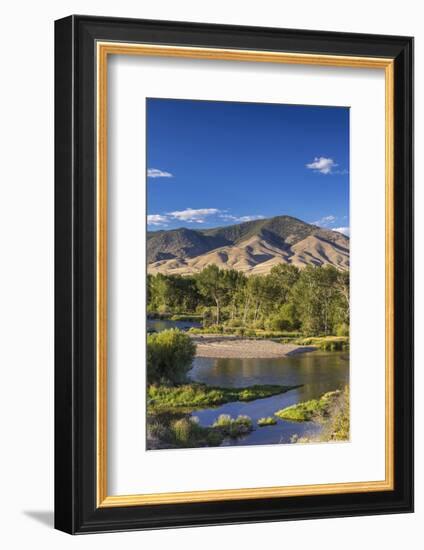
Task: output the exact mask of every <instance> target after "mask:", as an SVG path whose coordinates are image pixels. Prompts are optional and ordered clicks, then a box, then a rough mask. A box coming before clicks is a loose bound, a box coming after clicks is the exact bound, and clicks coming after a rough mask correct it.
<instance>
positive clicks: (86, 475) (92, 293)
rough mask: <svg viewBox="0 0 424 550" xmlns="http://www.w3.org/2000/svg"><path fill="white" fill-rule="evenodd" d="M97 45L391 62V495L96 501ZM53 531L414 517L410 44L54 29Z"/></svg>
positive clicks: (188, 28)
mask: <svg viewBox="0 0 424 550" xmlns="http://www.w3.org/2000/svg"><path fill="white" fill-rule="evenodd" d="M98 40H106V41H122V42H145V43H151V44H167V45H179V46H184V45H187V46H202V47H218V48H228V49H232V48H236V49H254V50H264V51H284V52H297V53H299V52H302V53H311V54H329V55H335V56H361V57H384V58H390V59H393V60H394V64H395V65H394V67H395V81H394V90H395V99H394V144H395V151H394V155H395V162H394V205H395V212H394V214H395V215H394V279H395V290H394V317H395V328H394V480H395V485H394V490H392V491H377V492H361V493H347V494H331V495H330V494H328V495H315V496H295V497H282V498H262V499H249V500H231V501H221V502H198V503H184V504H163V505H162V504H161V505H147V506H122V507H109V508H98V507H97V504H96V486H97V485H96V368H95V367H96V261H95V258H96V185H95V182H96V144H95V132H96V122H95V121H96V103H95V93H94V91H95V86H96V70H95V62H96V59H95V55H96V49H95V44H96V41H98ZM55 72H56V76H55V281H56V282H55V527H56V528H57V529H60V530H62V531H65V532H67V533H72V534H77V533H94V532H104V531H122V530H130V529H131V530H132V529H155V528H166V527H181V526H198V525H217V524H231V523H250V522H265V521H279V520H295V519H307V518H326V517H337V516H360V515H370V514H388V513H401V512H412V511H413V39H412V38H410V37H401V36H378V35H367V34H348V33H336V32H321V31H320V32H318V31H309V30H292V29H278V28H259V27H241V26H227V25H209V24H199V23H181V22H169V21H149V20H133V19H121V18H109V17H90V16H79V15H73V16H70V17H66V18H64V19H60V20H58V21H56V22H55Z"/></svg>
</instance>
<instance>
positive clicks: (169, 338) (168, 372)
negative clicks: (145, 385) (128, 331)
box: [147, 329, 196, 384]
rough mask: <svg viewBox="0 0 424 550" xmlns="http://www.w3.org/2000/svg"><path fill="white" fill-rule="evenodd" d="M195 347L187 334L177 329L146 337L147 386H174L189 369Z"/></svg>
mask: <svg viewBox="0 0 424 550" xmlns="http://www.w3.org/2000/svg"><path fill="white" fill-rule="evenodd" d="M195 354H196V346H195V345H194V343H193V342H192V340H191V339H190V337H189V336H188V335H187V334H184V332H181V331H180V330H177V329H170V330H164V331H162V332H158V333H153V334H148V335H147V379H148V382H149V384H152V383H155V382H163V381H165V382H170V383H172V384H176V383H179V382H182V381H184V380H185V378H186V374H187V372H188V371H189V370H190V369H191V364H192V362H193V359H194V356H195Z"/></svg>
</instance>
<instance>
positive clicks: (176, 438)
mask: <svg viewBox="0 0 424 550" xmlns="http://www.w3.org/2000/svg"><path fill="white" fill-rule="evenodd" d="M224 438H225V435H224V434H223V433H221V431H219V430H216V429H215V428H213V427H210V426H200V425H199V424H198V422H197V419H196V418H195V417H191V416H188V415H184V414H183V415H181V414H165V415H162V414H159V415H151V414H150V415H148V417H147V448H148V449H173V448H174V449H178V448H180V449H187V448H198V447H216V446H218V445H220V444H221V443H222V441H223V440H224Z"/></svg>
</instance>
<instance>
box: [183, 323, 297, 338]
mask: <svg viewBox="0 0 424 550" xmlns="http://www.w3.org/2000/svg"><path fill="white" fill-rule="evenodd" d="M189 332H190V333H191V334H228V335H231V336H241V337H244V338H263V339H274V338H287V339H290V340H291V339H295V338H299V337H300V336H301V334H300V333H299V332H288V331H277V330H274V331H272V330H263V329H255V328H250V327H236V326H234V327H229V326H225V325H211V326H209V327H205V328H197V327H192V328H190V330H189Z"/></svg>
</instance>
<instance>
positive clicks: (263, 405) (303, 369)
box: [190, 351, 349, 445]
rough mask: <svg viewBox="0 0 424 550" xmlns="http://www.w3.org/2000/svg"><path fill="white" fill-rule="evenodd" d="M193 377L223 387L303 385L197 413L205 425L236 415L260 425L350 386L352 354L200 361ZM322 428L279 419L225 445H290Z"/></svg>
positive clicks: (317, 353)
mask: <svg viewBox="0 0 424 550" xmlns="http://www.w3.org/2000/svg"><path fill="white" fill-rule="evenodd" d="M190 377H191V379H192V380H194V381H196V382H201V383H205V384H208V385H210V386H224V387H244V386H251V385H253V384H282V385H290V386H291V385H298V384H302V387H300V388H296V389H293V390H291V391H289V392H287V393H285V394H281V395H276V396H273V397H268V398H266V399H258V400H256V401H251V402H248V403H243V402H235V403H227V404H225V405H222V406H220V407H217V408H210V409H203V410H200V411H195V413H194V415H195V416H197V417H198V419H199V422H200V424H201V425H203V426H207V425H210V424H212V423H213V422H214V421H215V419H216V418H217V417H218V416H219V415H220V414H230V415H231V416H232V417H234V416H237V415H239V414H246V415H248V416H250V417H251V419H252V421H253V422H254V424H255V425H256V422H257V420H258V419H259V418H261V417H263V416H272V415H273V414H274V413H275V412H276V411H277V410H279V409H282V408H284V407H288V406H290V405H294V404H295V403H299V402H300V401H307V400H309V399H314V398H318V397H320V396H321V395H322V394H323V393H325V392H327V391H332V390H335V389H338V388H342V387H343V386H344V385H346V384H348V382H349V356H348V355H347V354H346V353H341V352H340V353H339V352H321V351H315V352H310V353H304V354H299V355H294V356H289V357H284V358H280V359H210V358H196V360H195V362H194V366H193V369H192V370H191V371H190ZM319 430H320V426H319V425H316V424H314V423H313V422H301V423H298V422H289V421H286V420H281V419H278V423H277V425H275V426H265V427H262V428H256V429H255V430H254V431H253V432H251V433H250V434H248V435H247V436H245V437H243V438H240V439H238V440H231V441H226V442H224V444H223V445H229V444H231V445H258V444H266V443H289V442H290V439H291V437H292V436H293V435H294V434H297V435H299V436H302V435H310V434H311V435H312V434H314V433H317V432H318V431H319Z"/></svg>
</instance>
